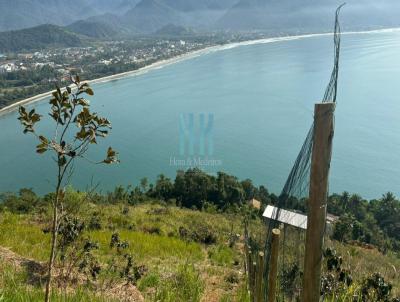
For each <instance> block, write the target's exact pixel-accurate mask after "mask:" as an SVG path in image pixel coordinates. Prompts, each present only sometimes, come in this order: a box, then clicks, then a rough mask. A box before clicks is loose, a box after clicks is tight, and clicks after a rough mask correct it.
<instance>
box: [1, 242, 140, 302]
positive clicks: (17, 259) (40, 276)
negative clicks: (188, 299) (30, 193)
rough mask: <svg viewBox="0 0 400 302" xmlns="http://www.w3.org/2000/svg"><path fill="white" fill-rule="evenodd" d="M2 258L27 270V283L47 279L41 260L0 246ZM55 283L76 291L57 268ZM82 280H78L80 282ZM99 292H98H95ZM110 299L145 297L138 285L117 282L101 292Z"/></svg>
mask: <svg viewBox="0 0 400 302" xmlns="http://www.w3.org/2000/svg"><path fill="white" fill-rule="evenodd" d="M0 260H1V261H3V262H5V263H7V264H10V265H13V266H14V268H15V269H16V270H17V271H22V270H25V271H26V272H27V274H28V278H27V285H33V286H44V284H45V281H46V274H47V267H46V263H45V262H39V261H36V260H33V259H29V258H25V257H22V256H20V255H18V254H17V253H14V252H13V251H11V250H10V249H8V248H5V247H1V246H0ZM55 271H56V272H55V277H54V279H55V283H56V284H59V285H60V289H61V287H62V288H63V290H64V291H66V292H71V293H72V292H74V288H73V287H71V286H67V287H65V283H64V284H63V285H64V286H62V285H61V284H62V283H63V282H60V281H61V280H57V278H58V276H57V269H56V270H55ZM77 279H78V280H85V278H84V277H83V276H79V277H78V278H77ZM80 283H82V282H76V284H80ZM94 294H97V293H94ZM101 295H102V296H103V295H104V296H106V297H107V298H110V299H116V300H118V301H124V302H143V301H144V298H143V296H142V294H141V293H140V291H139V290H138V289H137V288H136V286H134V285H131V284H115V285H112V286H111V288H109V289H107V291H106V292H105V293H102V294H101Z"/></svg>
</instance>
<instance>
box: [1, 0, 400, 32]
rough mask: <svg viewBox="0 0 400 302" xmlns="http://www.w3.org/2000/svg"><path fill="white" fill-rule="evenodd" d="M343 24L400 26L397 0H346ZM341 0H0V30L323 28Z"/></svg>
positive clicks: (129, 30) (361, 27)
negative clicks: (56, 27) (44, 26)
mask: <svg viewBox="0 0 400 302" xmlns="http://www.w3.org/2000/svg"><path fill="white" fill-rule="evenodd" d="M347 2H348V3H347V5H346V7H345V8H344V9H343V13H342V24H343V28H345V29H347V30H350V29H367V28H381V27H396V26H400V18H399V16H400V1H399V0H348V1H347ZM340 4H341V2H340V1H337V0H112V1H110V0H69V1H64V0H0V31H5V30H12V29H21V28H26V27H32V26H37V25H41V24H47V23H49V24H55V25H60V26H67V27H66V28H67V29H68V30H69V31H73V32H75V33H78V34H82V35H86V36H89V37H93V38H115V37H118V36H131V35H134V34H150V33H157V32H158V33H159V32H160V30H161V32H162V29H163V28H164V27H165V26H167V25H169V26H171V25H174V26H178V27H185V28H190V29H194V30H196V31H200V32H201V31H214V30H233V31H248V30H264V31H273V32H277V31H291V30H300V31H321V30H330V29H331V28H332V23H333V18H334V11H335V8H336V7H337V6H338V5H340Z"/></svg>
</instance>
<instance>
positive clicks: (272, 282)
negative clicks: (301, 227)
mask: <svg viewBox="0 0 400 302" xmlns="http://www.w3.org/2000/svg"><path fill="white" fill-rule="evenodd" d="M280 235H281V231H280V230H279V229H273V230H272V240H271V257H270V263H269V274H268V300H267V301H268V302H275V301H276V281H277V277H278V255H279V236H280Z"/></svg>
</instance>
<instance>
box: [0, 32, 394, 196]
mask: <svg viewBox="0 0 400 302" xmlns="http://www.w3.org/2000/svg"><path fill="white" fill-rule="evenodd" d="M332 56H333V47H332V37H331V36H317V37H308V38H303V39H297V40H292V41H281V42H275V43H264V44H255V45H247V46H239V47H235V48H231V49H225V50H223V51H218V52H212V53H208V54H204V55H202V56H200V57H196V58H193V59H190V60H186V61H182V62H179V63H176V64H173V65H169V66H165V67H163V68H160V69H156V70H152V71H150V72H148V73H146V74H143V75H140V76H136V77H128V78H124V79H120V80H115V81H112V82H108V83H102V84H96V85H94V87H93V88H94V90H95V97H94V98H92V105H93V107H94V109H95V110H96V111H98V112H99V113H101V114H103V115H106V116H107V117H109V119H110V120H111V121H112V123H113V130H112V134H111V136H109V137H108V138H107V139H106V140H105V141H104V142H102V143H101V144H99V146H96V147H95V148H94V149H93V150H92V152H91V153H90V156H89V157H90V158H92V159H95V160H99V159H102V158H103V154H104V153H105V150H104V149H105V148H106V147H108V146H109V145H112V146H113V147H114V148H115V149H116V150H118V151H119V152H120V159H121V164H119V165H116V166H111V167H110V166H100V165H92V164H90V163H87V162H83V164H82V165H80V166H78V165H77V166H76V167H75V177H74V179H73V181H72V184H73V185H74V186H75V187H77V188H80V189H85V188H86V187H87V186H90V184H91V183H92V184H96V183H100V188H101V190H102V191H106V190H111V189H112V188H113V187H114V186H115V185H119V184H121V185H129V184H133V185H136V184H137V183H138V181H139V179H140V178H142V177H144V176H147V177H148V178H150V179H151V180H154V179H155V177H156V176H157V175H158V174H160V173H164V174H166V175H168V176H170V177H174V175H175V171H176V169H179V167H178V163H177V162H176V161H174V159H175V160H180V159H182V160H186V158H187V157H190V156H189V155H188V154H185V155H183V156H182V155H180V153H179V117H180V114H188V113H193V114H194V117H195V120H194V121H195V125H198V123H199V121H198V120H199V116H200V114H201V113H205V114H206V117H207V116H208V114H209V113H211V114H213V116H214V125H213V127H212V129H213V142H214V152H213V154H212V156H211V155H210V156H209V159H210V158H212V159H214V160H215V162H216V163H217V164H216V165H217V166H216V167H210V166H208V167H206V168H205V169H206V171H208V172H210V173H213V172H215V171H217V170H223V171H226V172H228V173H232V174H234V175H236V176H238V177H240V178H242V179H244V178H250V179H252V180H253V181H254V182H255V183H256V184H264V185H266V186H267V188H268V189H269V190H270V191H272V192H276V193H279V191H280V190H281V188H282V186H283V184H284V182H285V179H286V177H287V176H288V174H289V171H290V168H291V166H292V164H293V162H294V160H295V157H296V155H297V153H298V151H299V150H300V147H301V144H302V142H303V140H304V138H305V136H306V133H307V130H308V129H309V127H310V125H311V123H312V118H313V104H314V103H315V102H318V101H319V100H320V99H321V97H322V95H323V93H324V90H325V87H326V85H327V83H328V80H329V77H330V72H331V68H332V63H333V62H332V61H333V58H332ZM399 89H400V32H383V33H364V34H346V35H344V36H343V40H342V54H341V69H340V82H339V93H338V100H337V101H338V105H337V110H336V132H335V139H334V149H333V160H332V165H331V167H332V169H331V176H330V191H331V192H342V191H344V190H347V191H350V192H354V193H359V194H361V195H362V196H364V197H367V198H375V197H380V196H381V194H383V193H385V192H387V191H392V192H394V193H396V194H397V195H398V196H400V182H399V176H400V127H399V126H400V123H399V122H400V118H399V114H400V91H399ZM35 107H36V108H37V110H38V111H39V112H40V113H42V114H45V113H46V110H47V102H42V103H39V104H35ZM185 116H186V117H187V115H185ZM16 117H17V115H16V113H11V114H8V115H5V116H1V117H0V129H1V131H0V191H3V192H4V191H16V190H18V189H19V188H21V187H30V188H33V189H34V190H35V191H37V192H39V193H44V192H48V191H50V190H52V189H53V185H54V183H53V182H52V180H53V179H54V177H53V176H54V174H55V170H54V167H53V163H48V161H46V156H38V155H37V154H36V153H35V151H34V146H35V143H36V141H35V140H34V139H33V138H32V137H29V136H26V135H23V134H22V131H21V127H20V125H19V124H18V121H17V120H16ZM46 120H48V119H47V118H46ZM49 125H50V124H49V123H48V122H47V121H46V122H43V123H42V125H41V127H40V131H42V132H44V133H47V134H48V133H51V132H49ZM196 127H197V126H196ZM195 149H196V148H195ZM196 150H197V149H196ZM196 152H197V151H195V154H194V159H196V158H197V154H196ZM202 158H203V159H204V156H203V157H202ZM192 159H193V158H192Z"/></svg>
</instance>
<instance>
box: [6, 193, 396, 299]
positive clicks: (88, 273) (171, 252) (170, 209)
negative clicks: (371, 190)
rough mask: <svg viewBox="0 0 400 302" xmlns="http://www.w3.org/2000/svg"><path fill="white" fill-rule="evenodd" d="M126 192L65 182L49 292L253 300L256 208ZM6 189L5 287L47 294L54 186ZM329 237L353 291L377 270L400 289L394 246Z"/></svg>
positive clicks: (259, 228) (16, 294) (24, 294)
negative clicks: (191, 204)
mask: <svg viewBox="0 0 400 302" xmlns="http://www.w3.org/2000/svg"><path fill="white" fill-rule="evenodd" d="M121 193H124V192H122V191H121V190H118V189H116V191H115V192H112V193H109V194H107V195H105V196H102V195H99V194H92V193H85V192H76V191H74V190H72V189H69V190H68V191H67V194H66V198H65V213H67V212H68V213H69V214H68V215H65V216H63V218H62V220H61V224H60V230H59V233H60V235H59V242H60V245H59V249H60V251H59V254H58V255H57V258H58V261H57V266H56V274H55V275H56V277H55V282H56V284H57V286H56V288H57V289H56V290H55V291H54V292H53V296H54V300H53V301H65V299H67V301H171V302H172V301H216V302H217V301H249V297H248V294H247V289H246V274H245V270H244V256H243V244H244V241H243V240H244V239H243V231H244V225H243V221H244V217H248V218H249V219H250V222H251V223H250V232H251V233H252V234H253V236H254V237H255V238H263V237H265V236H266V234H265V226H264V223H263V221H262V218H261V217H260V211H258V210H255V209H251V208H249V207H247V206H243V207H241V208H237V207H230V208H227V209H224V210H221V209H218V207H216V206H213V205H206V206H204V207H203V208H202V209H188V208H185V207H180V206H177V202H176V200H175V199H169V200H167V201H163V200H161V199H156V198H152V197H150V196H148V195H142V199H141V200H140V202H139V200H138V199H136V200H135V201H133V200H132V199H131V200H130V201H129V198H128V195H125V194H121ZM149 195H151V194H149ZM2 198H3V202H2V204H3V206H2V210H1V215H0V246H1V247H0V267H1V268H2V269H1V270H0V288H1V291H0V297H2V299H3V300H2V301H41V300H42V299H43V290H42V282H43V280H44V278H45V275H44V273H45V269H44V268H45V267H44V263H45V261H46V260H47V258H48V254H49V242H50V234H49V227H50V226H49V221H50V219H51V209H50V207H49V204H48V201H49V200H50V198H51V194H50V195H47V196H44V197H38V196H36V195H35V194H34V193H33V192H32V191H30V190H22V191H21V192H20V195H19V196H16V195H13V194H8V195H7V196H4V195H3V197H2ZM32 204H33V205H34V207H32ZM326 246H327V247H330V248H332V249H334V250H335V251H337V253H338V255H341V257H342V258H343V265H344V266H345V267H346V269H348V270H349V271H351V273H352V278H353V280H354V283H353V284H352V285H351V286H350V287H349V288H347V289H346V292H348V295H350V294H351V295H354V294H357V293H358V292H359V291H360V289H361V287H362V284H363V282H365V280H366V278H367V277H368V276H370V275H372V274H373V273H374V272H379V273H380V274H381V275H382V276H383V278H384V280H385V282H388V283H390V284H391V286H392V290H391V295H392V296H393V297H394V296H399V295H400V278H399V270H400V258H399V257H398V255H396V253H395V252H393V251H387V252H386V253H382V252H381V251H379V250H378V248H376V247H373V246H368V247H366V246H363V245H360V244H354V242H353V243H345V242H339V241H336V240H331V239H328V238H327V243H326ZM282 278H283V277H282ZM342 301H350V300H346V299H343V300H342ZM367 301H368V300H367ZM382 301H384V300H382ZM390 301H391V300H390ZM393 301H395V300H393ZM396 301H397V300H396Z"/></svg>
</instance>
